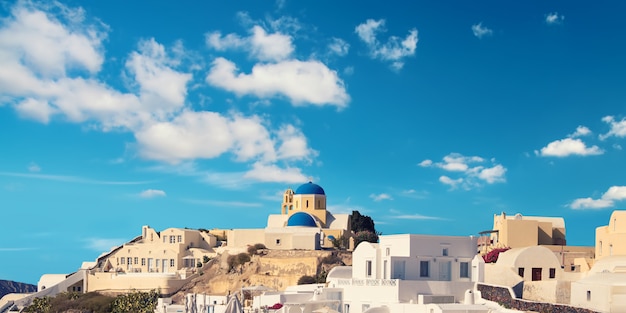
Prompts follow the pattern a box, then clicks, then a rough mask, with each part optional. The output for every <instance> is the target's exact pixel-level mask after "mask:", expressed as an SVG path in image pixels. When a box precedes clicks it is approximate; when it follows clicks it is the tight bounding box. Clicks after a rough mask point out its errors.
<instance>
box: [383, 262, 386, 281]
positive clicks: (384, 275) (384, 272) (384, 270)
mask: <svg viewBox="0 0 626 313" xmlns="http://www.w3.org/2000/svg"><path fill="white" fill-rule="evenodd" d="M383 279H387V260H384V261H383Z"/></svg>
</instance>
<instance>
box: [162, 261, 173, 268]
mask: <svg viewBox="0 0 626 313" xmlns="http://www.w3.org/2000/svg"><path fill="white" fill-rule="evenodd" d="M163 262H165V260H163ZM170 266H171V267H174V259H170Z"/></svg>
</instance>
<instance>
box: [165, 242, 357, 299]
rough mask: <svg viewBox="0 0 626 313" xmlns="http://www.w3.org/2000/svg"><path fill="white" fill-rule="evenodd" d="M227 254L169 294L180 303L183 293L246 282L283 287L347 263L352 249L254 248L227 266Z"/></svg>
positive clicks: (227, 289) (238, 286)
mask: <svg viewBox="0 0 626 313" xmlns="http://www.w3.org/2000/svg"><path fill="white" fill-rule="evenodd" d="M227 259H228V255H227V254H222V255H220V256H218V257H216V258H215V259H213V260H211V261H209V262H208V263H206V264H204V266H203V267H202V269H201V271H202V275H200V276H198V277H196V278H194V279H192V280H191V281H190V282H188V283H187V284H186V285H185V286H183V288H181V290H180V291H178V292H177V293H176V294H175V295H174V296H173V301H174V302H177V303H181V302H182V299H183V297H184V294H186V293H204V294H214V295H219V294H221V295H225V294H228V293H229V292H235V291H237V290H240V289H241V288H242V287H246V286H257V285H263V286H266V287H269V288H273V289H276V290H284V289H285V288H287V287H288V286H292V285H296V284H297V283H298V280H299V279H300V277H302V276H313V277H316V276H318V275H324V273H328V272H329V271H330V270H331V269H332V268H333V267H335V266H338V265H351V264H352V253H351V252H347V251H338V250H330V251H326V250H313V251H311V250H289V251H287V250H258V251H257V253H256V254H254V255H252V256H251V260H250V262H247V263H245V264H243V265H237V266H235V268H234V269H232V270H231V269H229V266H228V262H227Z"/></svg>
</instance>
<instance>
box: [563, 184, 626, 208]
mask: <svg viewBox="0 0 626 313" xmlns="http://www.w3.org/2000/svg"><path fill="white" fill-rule="evenodd" d="M624 199H626V186H612V187H610V188H609V190H607V191H606V192H605V193H604V194H603V195H602V196H601V197H600V198H598V199H593V198H590V197H589V198H579V199H576V200H574V201H572V202H571V203H570V205H569V206H570V208H572V209H604V208H610V207H613V206H615V202H617V201H622V200H624Z"/></svg>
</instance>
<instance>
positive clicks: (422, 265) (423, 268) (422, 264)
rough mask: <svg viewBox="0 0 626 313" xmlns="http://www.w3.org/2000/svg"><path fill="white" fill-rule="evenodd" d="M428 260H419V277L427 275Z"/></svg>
mask: <svg viewBox="0 0 626 313" xmlns="http://www.w3.org/2000/svg"><path fill="white" fill-rule="evenodd" d="M429 276H430V275H429V273H428V261H420V277H429Z"/></svg>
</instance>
